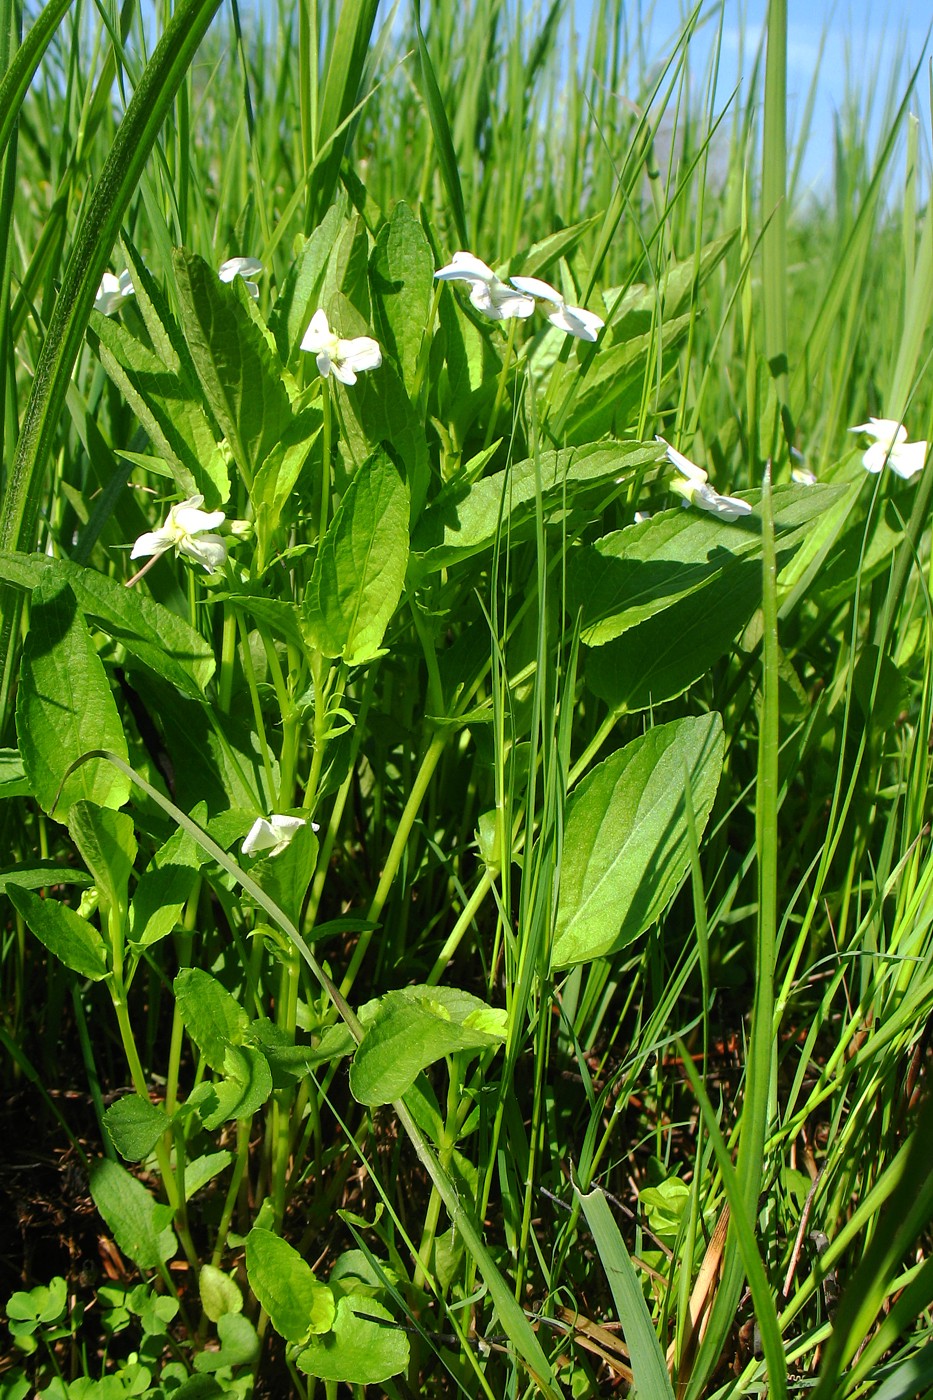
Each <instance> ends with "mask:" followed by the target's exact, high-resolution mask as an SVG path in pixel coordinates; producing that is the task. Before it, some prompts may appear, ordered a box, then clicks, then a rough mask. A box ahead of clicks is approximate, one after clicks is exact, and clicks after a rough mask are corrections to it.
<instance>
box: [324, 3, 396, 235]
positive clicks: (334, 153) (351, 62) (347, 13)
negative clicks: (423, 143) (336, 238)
mask: <svg viewBox="0 0 933 1400" xmlns="http://www.w3.org/2000/svg"><path fill="white" fill-rule="evenodd" d="M378 8H379V5H378V0H343V3H342V4H341V6H340V9H339V11H338V12H337V23H336V29H335V30H334V31H333V41H332V43H331V47H330V52H329V53H328V54H327V58H326V61H325V64H324V72H325V73H326V75H327V76H326V78H325V80H324V90H323V93H322V94H321V105H320V111H319V116H318V121H317V145H318V150H319V151H320V152H321V156H322V157H323V158H321V159H320V160H319V164H318V167H317V169H316V171H315V175H314V180H313V181H312V183H311V186H310V189H309V192H308V197H309V200H310V201H313V204H314V207H315V213H316V214H317V215H318V216H320V213H321V211H322V210H324V209H326V208H327V206H328V205H329V204H330V202H331V200H332V199H333V197H334V191H335V190H336V188H337V184H338V180H339V178H340V166H341V163H342V161H343V158H344V155H345V154H346V153H347V151H348V146H349V142H350V138H351V134H352V132H353V130H354V123H353V122H352V121H351V120H350V118H351V117H352V114H353V111H354V108H355V107H356V106H357V104H358V102H359V96H360V84H361V81H362V78H363V73H364V68H365V64H366V58H367V55H368V53H369V45H370V40H371V37H372V31H373V25H374V24H375V22H376V14H377V11H378Z"/></svg>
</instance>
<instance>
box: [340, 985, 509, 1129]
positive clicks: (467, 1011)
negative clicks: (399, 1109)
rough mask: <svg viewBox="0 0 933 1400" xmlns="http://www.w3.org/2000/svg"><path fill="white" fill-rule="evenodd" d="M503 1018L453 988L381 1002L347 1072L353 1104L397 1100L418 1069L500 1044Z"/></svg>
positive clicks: (392, 995)
mask: <svg viewBox="0 0 933 1400" xmlns="http://www.w3.org/2000/svg"><path fill="white" fill-rule="evenodd" d="M505 1033H506V1028H505V1013H504V1012H496V1011H493V1010H492V1008H491V1007H488V1006H487V1005H486V1003H485V1002H483V1001H480V1000H479V998H478V997H474V996H471V995H470V994H469V993H468V992H461V991H458V990H457V989H456V988H454V987H421V986H415V987H404V988H402V989H401V990H400V991H396V992H389V993H388V995H387V996H385V997H383V998H382V1001H381V1003H380V1006H379V1010H378V1011H377V1012H376V1016H375V1020H374V1021H373V1023H372V1025H371V1026H370V1027H369V1029H368V1030H367V1032H366V1034H365V1036H364V1037H363V1041H362V1043H361V1045H360V1047H359V1049H358V1050H357V1052H356V1056H355V1058H354V1061H353V1064H352V1066H351V1068H350V1089H351V1091H352V1093H353V1096H354V1098H355V1099H356V1100H357V1101H358V1102H359V1103H365V1104H370V1105H373V1104H383V1103H391V1102H392V1100H393V1099H399V1098H401V1097H402V1095H403V1094H404V1093H405V1092H406V1091H407V1090H408V1089H409V1088H410V1087H411V1085H412V1084H414V1082H415V1079H416V1078H417V1076H418V1074H419V1073H420V1072H421V1070H423V1069H425V1068H426V1067H427V1066H428V1065H430V1064H433V1063H434V1062H435V1061H436V1060H440V1059H443V1057H444V1056H445V1055H450V1054H452V1053H453V1052H454V1051H456V1050H487V1049H490V1048H495V1047H498V1046H499V1045H501V1044H502V1043H503V1041H504V1040H505Z"/></svg>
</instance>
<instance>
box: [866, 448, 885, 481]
mask: <svg viewBox="0 0 933 1400" xmlns="http://www.w3.org/2000/svg"><path fill="white" fill-rule="evenodd" d="M887 460H888V445H887V443H885V442H873V443H872V445H871V447H869V448H868V449H867V451H866V452H865V453H864V454H863V456H862V466H863V467H864V468H865V470H866V471H867V472H871V473H872V475H873V476H877V475H878V473H879V472H880V471H883V470H884V464H885V462H886V461H887Z"/></svg>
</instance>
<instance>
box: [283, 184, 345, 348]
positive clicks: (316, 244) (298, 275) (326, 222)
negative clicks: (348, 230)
mask: <svg viewBox="0 0 933 1400" xmlns="http://www.w3.org/2000/svg"><path fill="white" fill-rule="evenodd" d="M347 204H348V200H347V195H346V191H345V190H343V189H341V190H338V191H337V194H336V195H335V197H334V202H333V204H331V206H330V208H329V209H328V210H327V213H326V214H325V215H324V218H323V219H322V220H321V222H320V223H319V224H318V226H317V228H316V229H315V230H314V232H313V233H312V234H311V236H310V237H309V238H307V239H305V242H304V244H303V245H302V248H301V251H300V252H299V253H298V256H297V257H296V258H295V261H294V262H293V263H292V265H291V267H290V268H289V270H288V272H287V273H286V275H285V281H284V283H283V284H282V290H281V291H280V293H279V295H278V296H277V297H276V299H275V305H274V306H273V308H272V310H271V311H270V313H269V330H270V331H271V332H272V334H273V336H274V337H275V343H276V345H277V347H278V351H279V358H280V359H281V361H282V364H283V365H286V366H287V367H288V368H289V369H294V368H295V366H296V365H297V364H298V362H299V360H300V359H301V350H300V348H299V347H300V345H301V337H302V336H303V335H304V333H305V331H306V330H307V329H308V323H309V322H310V320H311V317H312V316H313V315H314V313H315V311H316V310H317V308H318V307H319V306H320V305H321V300H322V296H321V291H322V288H323V285H324V274H325V272H326V271H327V265H328V262H329V260H330V257H331V254H332V252H333V250H334V248H335V246H336V245H337V242H338V240H339V238H340V231H341V229H342V227H343V225H344V223H345V220H346V216H347Z"/></svg>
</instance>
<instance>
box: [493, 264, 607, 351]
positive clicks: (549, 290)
mask: <svg viewBox="0 0 933 1400" xmlns="http://www.w3.org/2000/svg"><path fill="white" fill-rule="evenodd" d="M509 281H510V282H511V283H512V286H513V287H517V288H518V290H519V291H520V292H524V293H526V295H527V296H530V297H535V298H536V300H538V301H546V302H548V303H549V305H551V306H553V307H554V310H553V311H548V312H547V313H546V314H547V318H548V320H549V321H550V323H551V325H552V326H556V327H557V329H558V330H561V331H566V332H567V334H568V335H575V336H578V337H579V338H580V340H595V339H596V337H597V335H598V333H599V332H600V331H601V330H602V328H603V326H604V325H605V324H606V323H605V321H604V320H602V318H601V317H599V316H597V315H596V314H595V312H592V311H585V310H584V309H583V307H582V306H568V305H567V303H566V302H565V301H564V298H563V297H562V296H561V294H560V292H559V291H558V290H557V288H556V287H552V286H551V284H550V282H542V280H541V278H540V277H510V278H509Z"/></svg>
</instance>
